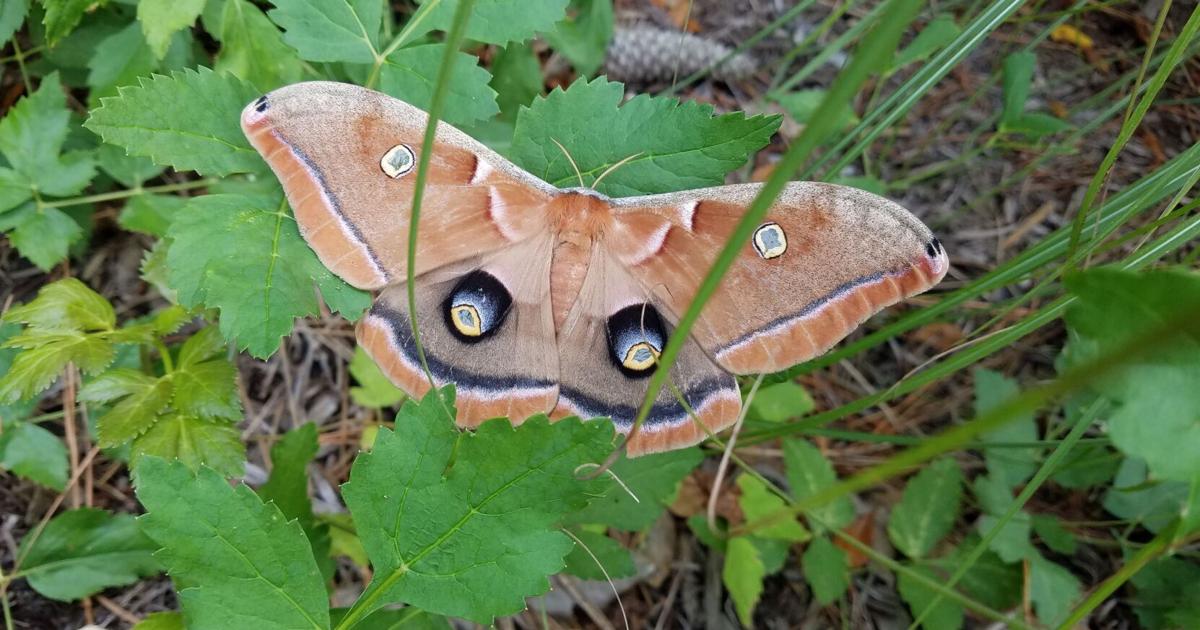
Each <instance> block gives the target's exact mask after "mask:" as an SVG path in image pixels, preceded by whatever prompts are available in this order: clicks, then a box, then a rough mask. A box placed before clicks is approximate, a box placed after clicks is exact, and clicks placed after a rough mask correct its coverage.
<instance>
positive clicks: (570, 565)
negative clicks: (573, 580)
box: [563, 530, 637, 580]
mask: <svg viewBox="0 0 1200 630" xmlns="http://www.w3.org/2000/svg"><path fill="white" fill-rule="evenodd" d="M574 534H575V537H576V538H578V539H579V540H580V541H582V543H583V544H580V543H579V542H576V543H575V548H574V549H572V550H571V553H569V554H567V557H566V560H565V561H566V564H567V566H566V568H565V569H563V571H564V572H565V573H569V574H571V575H574V576H575V577H578V578H583V579H585V580H605V579H613V580H617V579H620V578H626V577H631V576H632V575H634V573H636V572H637V567H635V566H634V565H633V556H631V555H630V554H629V550H628V549H626V548H625V547H623V546H621V543H619V542H617V541H615V540H613V539H612V538H609V537H608V536H605V535H604V534H601V533H598V532H593V531H587V530H581V531H576V532H574ZM585 546H586V547H587V548H586V549H584V547H585ZM589 551H590V552H591V553H588V552H589ZM592 556H595V557H594V558H593V557H592ZM597 560H598V561H599V565H597V564H596V561H597ZM600 566H603V567H604V570H603V571H601V570H600ZM606 571H607V572H608V575H607V576H605V572H606Z"/></svg>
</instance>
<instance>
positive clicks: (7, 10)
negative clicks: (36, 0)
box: [0, 0, 29, 46]
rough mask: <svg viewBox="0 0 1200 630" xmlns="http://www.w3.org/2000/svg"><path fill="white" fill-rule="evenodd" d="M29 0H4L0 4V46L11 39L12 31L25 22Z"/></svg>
mask: <svg viewBox="0 0 1200 630" xmlns="http://www.w3.org/2000/svg"><path fill="white" fill-rule="evenodd" d="M27 13H29V0H5V2H4V3H3V4H0V46H3V45H4V44H7V43H8V40H10V39H12V36H13V33H16V32H17V29H19V28H21V24H23V23H25V15H26V14H27Z"/></svg>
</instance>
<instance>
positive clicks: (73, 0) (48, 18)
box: [42, 0, 96, 46]
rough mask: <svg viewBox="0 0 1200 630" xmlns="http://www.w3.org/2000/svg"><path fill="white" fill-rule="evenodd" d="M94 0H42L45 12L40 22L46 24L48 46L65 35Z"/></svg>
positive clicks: (72, 28)
mask: <svg viewBox="0 0 1200 630" xmlns="http://www.w3.org/2000/svg"><path fill="white" fill-rule="evenodd" d="M95 2H96V0H42V6H44V7H45V8H46V14H45V15H44V16H42V24H44V25H45V26H46V43H47V44H49V45H50V46H53V45H55V44H56V43H58V41H59V40H61V39H62V38H64V37H66V36H67V35H68V34H70V33H71V31H73V30H75V27H76V26H77V25H79V20H81V19H82V18H83V12H84V11H86V10H87V9H88V7H90V6H92V5H93V4H94V3H95Z"/></svg>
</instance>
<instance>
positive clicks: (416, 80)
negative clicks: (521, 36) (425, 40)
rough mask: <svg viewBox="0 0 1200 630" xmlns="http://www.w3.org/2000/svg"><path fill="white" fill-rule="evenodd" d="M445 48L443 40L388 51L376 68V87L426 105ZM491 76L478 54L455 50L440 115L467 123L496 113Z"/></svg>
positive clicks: (422, 107) (448, 119)
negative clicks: (377, 85) (378, 67)
mask: <svg viewBox="0 0 1200 630" xmlns="http://www.w3.org/2000/svg"><path fill="white" fill-rule="evenodd" d="M445 51H446V45H445V44H426V45H423V46H410V47H408V48H401V49H400V50H397V51H396V52H394V53H392V54H391V55H388V58H387V61H386V62H385V63H384V64H383V67H381V68H380V71H379V89H380V90H382V91H383V92H385V93H387V94H390V95H392V96H395V97H396V98H399V99H401V100H404V101H405V102H407V103H409V104H412V105H415V106H417V107H419V108H421V109H428V108H429V105H430V103H431V101H432V99H433V87H434V85H435V82H436V80H437V73H438V71H439V68H440V67H441V63H442V56H443V55H444V54H445ZM491 78H492V75H491V74H489V73H488V71H487V70H485V69H483V68H481V67H480V66H479V59H478V58H477V57H475V56H474V55H468V54H466V53H463V52H456V53H455V54H454V72H453V73H452V74H451V75H450V84H449V86H448V91H447V93H446V101H445V108H444V109H443V111H442V119H444V120H445V121H446V122H448V123H451V124H455V125H470V124H472V123H474V122H476V121H479V120H486V119H488V118H491V117H492V116H495V115H496V114H497V113H498V112H499V111H500V109H499V107H497V106H496V92H495V91H493V90H492V88H491V86H490V85H488V82H489V81H490V80H491Z"/></svg>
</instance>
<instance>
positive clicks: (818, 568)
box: [800, 536, 850, 606]
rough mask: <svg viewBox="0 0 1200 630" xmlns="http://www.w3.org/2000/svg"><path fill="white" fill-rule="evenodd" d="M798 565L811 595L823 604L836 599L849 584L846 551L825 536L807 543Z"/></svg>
mask: <svg viewBox="0 0 1200 630" xmlns="http://www.w3.org/2000/svg"><path fill="white" fill-rule="evenodd" d="M800 566H801V568H802V569H803V570H804V579H805V580H807V581H808V586H809V588H811V589H812V592H813V597H815V598H816V600H817V603H819V604H821V605H823V606H824V605H828V604H831V603H833V602H834V601H837V599H838V598H840V597H841V596H842V594H843V593H845V592H846V589H847V588H848V587H849V586H850V569H849V565H848V563H847V560H846V552H844V551H842V550H841V549H838V548H837V545H834V544H833V543H832V542H831V541H830V540H829V538H827V537H825V536H819V537H817V538H814V539H813V541H812V542H810V543H809V544H808V548H807V549H805V550H804V556H802V557H801V559H800Z"/></svg>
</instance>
